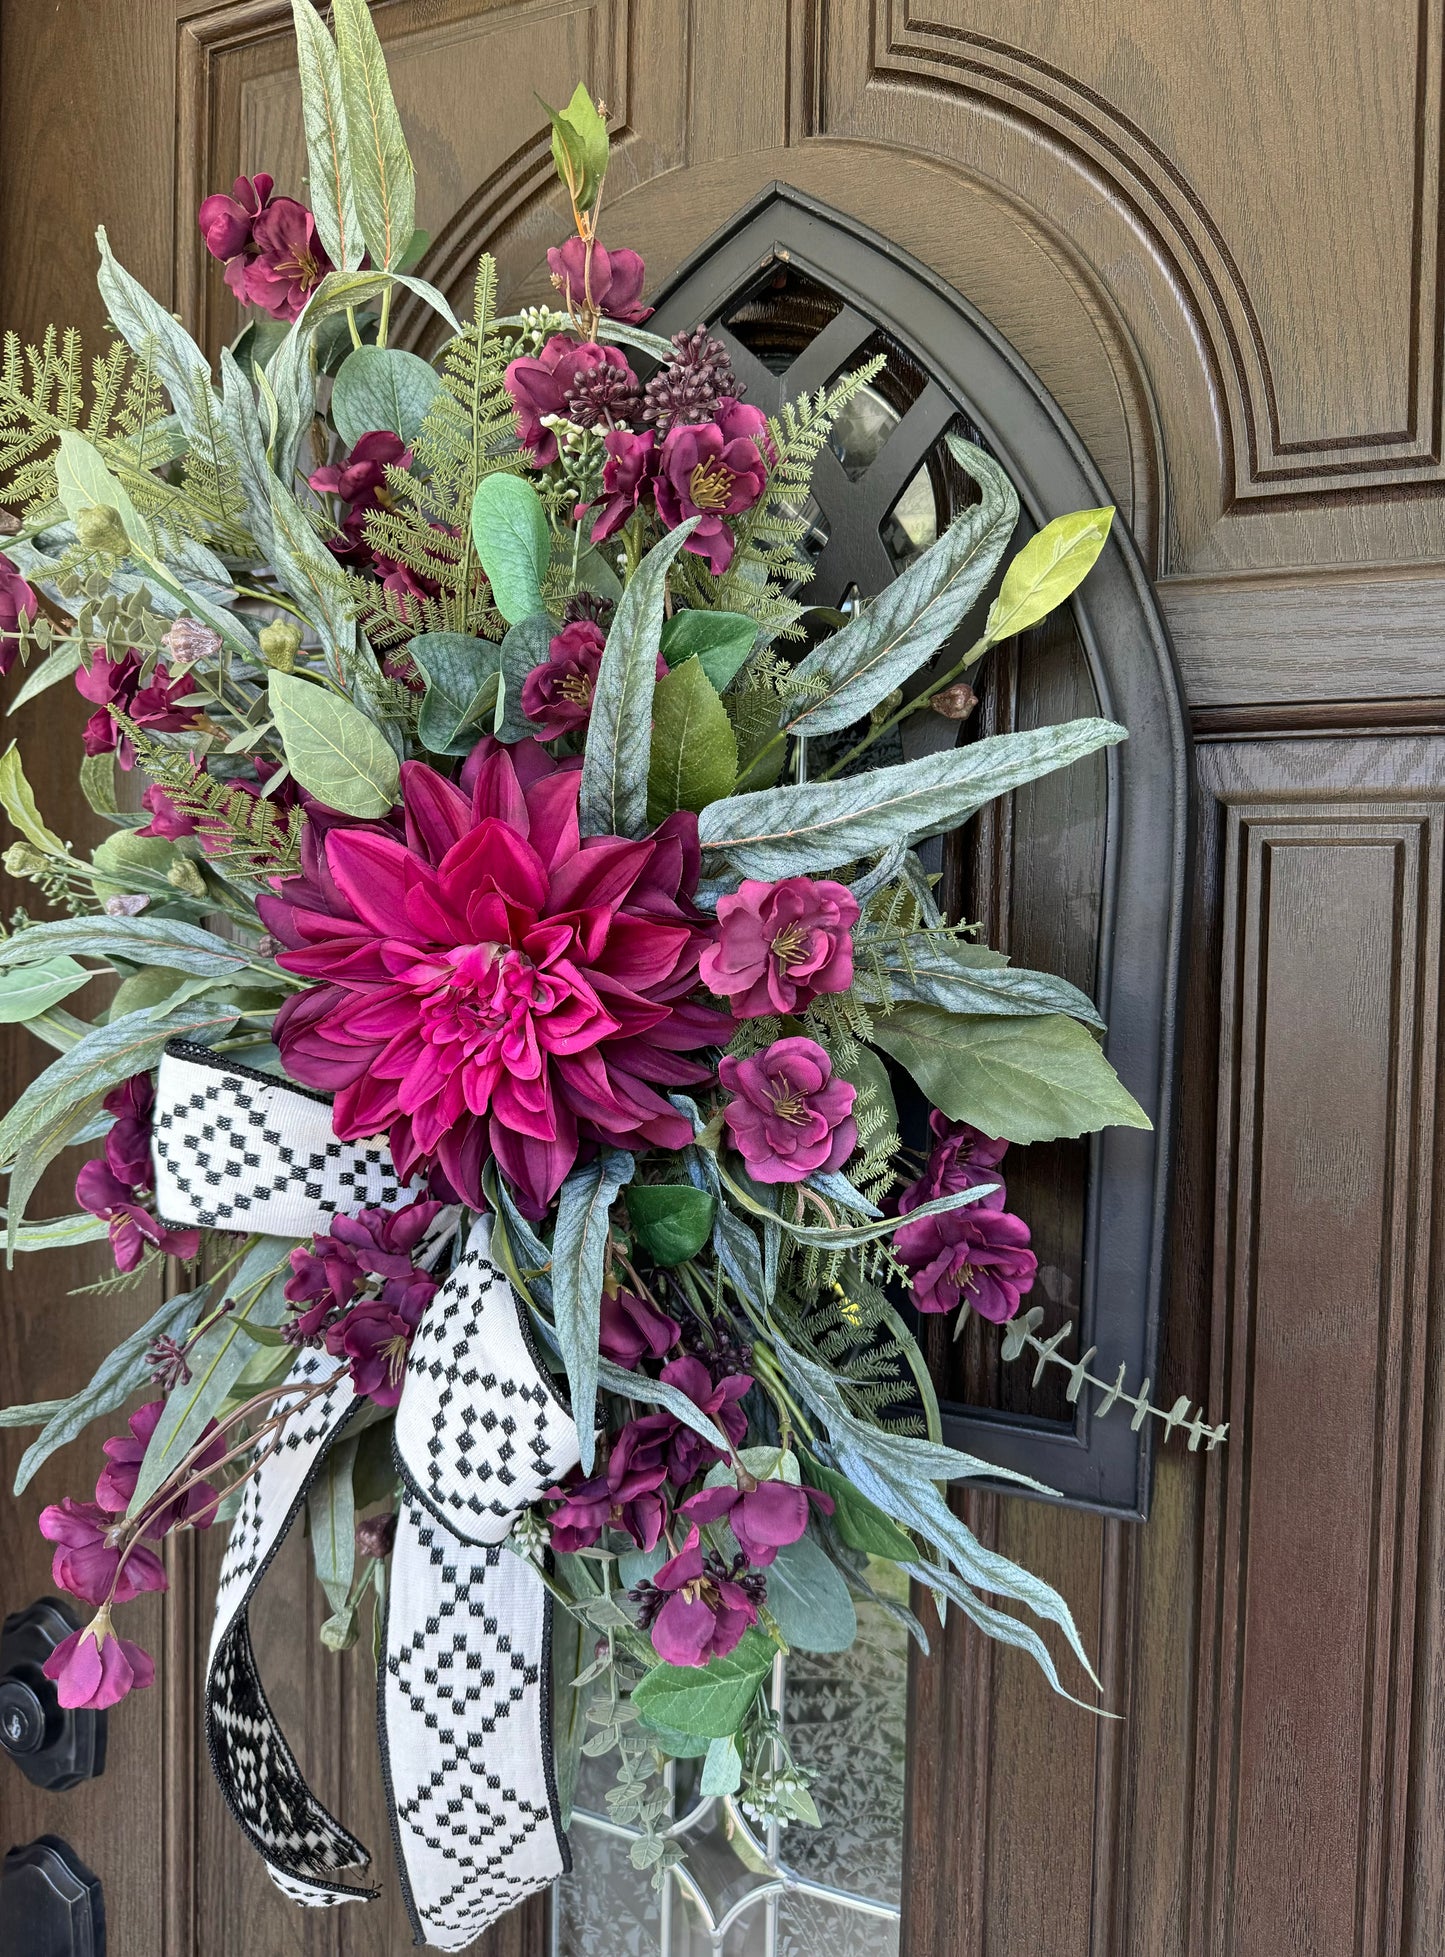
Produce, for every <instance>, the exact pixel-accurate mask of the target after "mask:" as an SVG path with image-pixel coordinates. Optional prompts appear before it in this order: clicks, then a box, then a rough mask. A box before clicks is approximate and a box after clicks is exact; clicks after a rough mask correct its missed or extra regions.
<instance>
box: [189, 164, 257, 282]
mask: <svg viewBox="0 0 1445 1957" xmlns="http://www.w3.org/2000/svg"><path fill="white" fill-rule="evenodd" d="M274 184H275V179H274V178H273V177H268V176H265V175H263V174H261V173H259V172H258V174H257V175H256V176H254V177H237V179H236V182H235V185H234V187H233V188H232V190H231V192H230V194H229V195H228V194H227V193H226V192H225V191H224V190H218V191H217V192H216V193H215V195H214V196H212V197H208V198H207V199H206V200H205V202H204V203H203V204H202V205H201V208H200V210H199V211H197V213H196V222H197V224H199V225H200V227H201V236H202V237H203V238H204V239H205V241H206V250H207V251H208V252H209V253H210V254H211V256H212V258H219V259H223V260H229V259H232V258H239V257H240V255H241V254H242V253H243V252H245V251H248V250H249V249H250V245H251V234H252V232H253V231H254V230H255V227H256V219H257V218H258V217H259V216H260V215H261V213H262V211H264V210H265V208H266V206H267V204H269V203H270V201H271V191H272V189H273V187H274Z"/></svg>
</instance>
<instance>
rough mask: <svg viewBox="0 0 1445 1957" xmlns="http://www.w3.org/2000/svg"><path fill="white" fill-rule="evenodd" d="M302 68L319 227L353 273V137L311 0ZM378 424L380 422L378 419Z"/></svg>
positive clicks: (334, 257) (356, 228)
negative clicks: (351, 136)
mask: <svg viewBox="0 0 1445 1957" xmlns="http://www.w3.org/2000/svg"><path fill="white" fill-rule="evenodd" d="M291 15H292V20H293V22H294V24H295V28H296V56H297V65H298V67H299V68H300V71H301V113H302V120H303V121H304V123H305V125H306V159H307V172H308V176H309V179H310V192H311V205H312V210H313V213H314V215H315V218H316V229H317V232H318V234H319V236H320V239H321V242H322V244H323V245H324V246H325V247H326V255H327V257H328V258H329V259H330V260H331V262H332V264H333V265H338V266H340V268H341V269H342V271H344V272H351V271H354V270H355V269H356V267H357V266H358V265H360V263H361V261H362V258H363V256H364V255H365V246H364V244H363V242H362V236H361V225H360V222H359V220H358V218H357V215H356V199H355V196H354V194H353V191H352V172H351V138H350V131H349V129H348V127H347V120H346V102H345V95H344V91H343V89H342V83H341V61H340V58H339V56H338V54H337V51H336V43H335V42H334V41H333V40H332V38H331V36H330V34H329V33H328V32H327V30H326V27H325V25H324V23H323V22H322V20H321V17H320V15H319V14H318V13H317V12H316V9H315V8H314V7H313V6H312V5H311V0H291ZM377 425H378V426H380V425H381V424H380V423H378V424H377Z"/></svg>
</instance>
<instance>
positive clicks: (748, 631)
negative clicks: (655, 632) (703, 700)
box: [662, 611, 758, 693]
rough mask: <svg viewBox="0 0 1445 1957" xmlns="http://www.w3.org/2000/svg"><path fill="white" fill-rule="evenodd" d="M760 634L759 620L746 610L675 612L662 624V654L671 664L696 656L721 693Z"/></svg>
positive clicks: (737, 671) (740, 666)
mask: <svg viewBox="0 0 1445 1957" xmlns="http://www.w3.org/2000/svg"><path fill="white" fill-rule="evenodd" d="M757 638H758V622H757V620H756V619H755V618H748V617H747V616H746V615H745V614H744V613H743V612H703V611H685V612H674V613H673V615H672V617H671V618H670V619H668V620H667V622H666V623H665V624H664V626H663V628H662V656H663V658H664V659H665V660H666V661H667V663H668V665H669V666H680V665H681V664H682V663H683V661H684V660H685V659H692V658H694V657H696V658H697V659H698V660H700V661H701V663H702V670H703V671H704V672H705V673H706V674H707V676H708V678H709V679H710V680H711V681H712V683H713V685H714V686H715V687H716V688H717V690H718V692H719V693H721V692H722V691H723V689H724V687H726V686H727V684H728V682H729V681H730V680H732V679H734V678H735V677H736V676H737V674H738V673H739V672H740V671H741V670H742V666H743V663H744V661H745V660H746V659H747V656H748V654H749V653H750V652H751V651H752V649H753V647H754V646H755V645H756V644H757Z"/></svg>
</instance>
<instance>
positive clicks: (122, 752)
mask: <svg viewBox="0 0 1445 1957" xmlns="http://www.w3.org/2000/svg"><path fill="white" fill-rule="evenodd" d="M140 672H141V658H140V654H139V653H137V652H125V653H122V654H121V656H120V658H119V659H112V658H111V657H110V656H109V655H108V654H107V653H106V652H104V651H102V650H99V649H97V651H96V654H95V657H94V659H93V660H92V662H91V664H90V666H89V667H88V668H87V667H86V666H84V665H81V666H78V667H77V668H76V673H75V685H76V690H77V692H79V693H81V694H82V695H83V696H84V697H85V698H86V699H87V700H93V701H94V702H95V707H96V710H95V712H94V713H93V714H92V715H91V716H90V719H89V720H88V721H86V723H85V731H84V733H83V735H82V736H81V739H82V742H83V744H84V747H85V751H86V753H87V754H92V755H94V754H114V755H115V757H116V759H117V760H118V761H119V762H120V765H121V767H122V768H133V767H134V766H135V749H134V748H133V747H132V746H131V744H130V741H129V738H128V737H126V736H125V735H123V734H122V733H121V731H120V728H119V726H118V725H117V723H116V722H115V721H114V720H112V719H111V717H110V714H109V712H108V711H107V709H108V708H109V707H111V706H112V705H113V706H117V707H119V708H120V710H121V712H122V713H124V714H126V715H128V716H129V718H130V719H131V720H133V721H135V723H136V725H137V726H138V727H152V728H154V729H155V730H156V732H157V733H161V734H179V733H181V732H182V731H183V730H184V729H185V728H187V727H189V726H190V725H191V724H192V722H193V721H194V719H195V714H196V709H195V708H194V707H183V706H180V705H179V704H178V703H179V702H180V701H182V700H184V699H185V697H186V696H187V694H190V693H194V692H195V690H196V682H195V681H194V679H192V677H191V675H190V674H189V673H181V674H179V675H177V676H176V677H175V678H172V677H171V675H170V673H169V671H168V670H167V668H166V667H165V666H162V665H157V666H156V667H155V669H154V670H153V672H152V673H151V676H150V679H149V680H148V682H147V683H146V685H144V686H142V685H141V683H140Z"/></svg>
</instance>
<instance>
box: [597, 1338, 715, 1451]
mask: <svg viewBox="0 0 1445 1957" xmlns="http://www.w3.org/2000/svg"><path fill="white" fill-rule="evenodd" d="M597 1381H598V1384H599V1385H600V1386H604V1387H605V1388H606V1389H607V1391H608V1392H609V1393H615V1394H616V1395H617V1397H618V1398H619V1399H622V1400H645V1401H646V1402H647V1404H648V1405H649V1406H651V1407H664V1408H666V1410H667V1412H668V1413H671V1414H676V1416H677V1418H678V1419H679V1420H680V1421H681V1422H682V1424H683V1426H684V1427H691V1429H692V1431H693V1432H694V1433H695V1434H701V1436H702V1438H703V1439H704V1440H705V1441H706V1442H707V1444H708V1446H709V1447H715V1448H717V1449H719V1451H720V1452H722V1453H724V1454H726V1453H728V1452H729V1451H730V1448H731V1443H730V1442H729V1440H728V1437H727V1435H726V1434H724V1432H723V1430H722V1429H721V1427H718V1426H716V1425H714V1423H713V1422H712V1421H711V1420H709V1419H708V1417H707V1415H706V1414H705V1413H703V1412H702V1411H701V1409H700V1408H698V1407H696V1406H695V1405H694V1404H693V1402H692V1401H691V1400H689V1399H688V1397H687V1395H686V1394H685V1393H683V1392H680V1391H679V1389H678V1388H677V1387H675V1386H669V1385H668V1384H667V1383H666V1381H664V1380H660V1379H652V1378H650V1377H649V1376H648V1375H647V1374H646V1373H630V1372H628V1371H626V1370H625V1369H624V1368H623V1367H621V1366H618V1365H615V1364H614V1363H613V1361H612V1360H610V1359H599V1360H598V1361H597Z"/></svg>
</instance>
